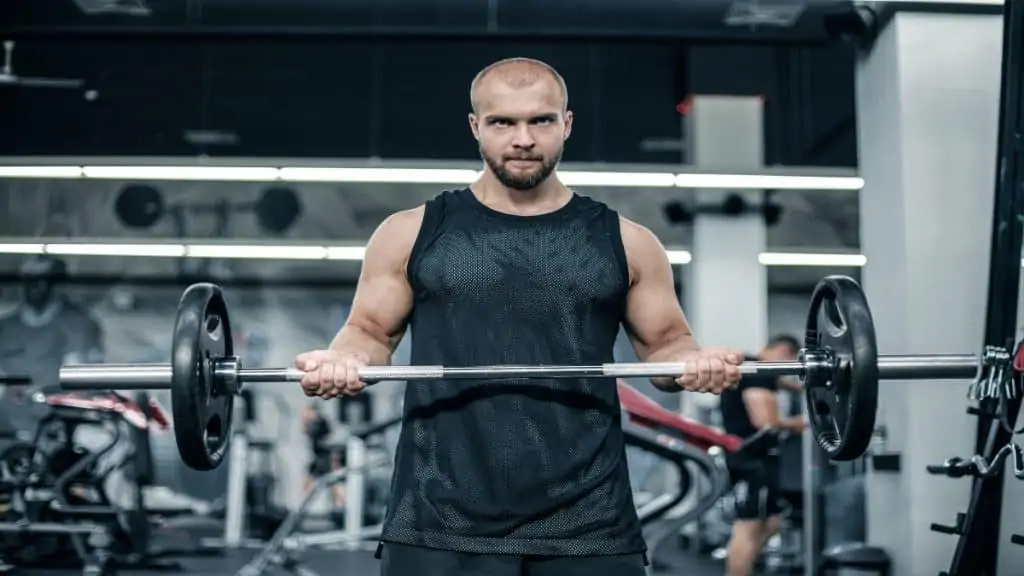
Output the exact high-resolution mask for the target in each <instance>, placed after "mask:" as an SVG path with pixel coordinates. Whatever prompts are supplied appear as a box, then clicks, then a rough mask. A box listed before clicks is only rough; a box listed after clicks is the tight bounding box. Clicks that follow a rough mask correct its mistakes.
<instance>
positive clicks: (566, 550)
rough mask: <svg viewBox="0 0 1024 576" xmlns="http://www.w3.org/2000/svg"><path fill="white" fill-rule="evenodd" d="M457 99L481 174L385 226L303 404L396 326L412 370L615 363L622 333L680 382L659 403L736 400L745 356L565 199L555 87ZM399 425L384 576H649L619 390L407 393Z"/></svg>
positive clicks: (549, 384) (610, 386)
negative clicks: (687, 397)
mask: <svg viewBox="0 0 1024 576" xmlns="http://www.w3.org/2000/svg"><path fill="white" fill-rule="evenodd" d="M470 99H471V103H472V112H471V113H470V114H469V126H470V129H471V130H472V133H473V136H474V137H475V138H476V139H477V141H478V142H479V148H480V153H481V156H482V157H483V160H484V170H483V173H482V174H481V176H480V178H479V179H478V180H477V181H476V182H474V183H473V184H472V185H471V186H470V187H469V188H464V189H462V190H455V191H449V192H444V193H442V194H440V195H438V196H436V197H435V198H433V199H432V200H430V201H428V202H427V203H426V204H425V205H422V206H419V207H417V208H414V209H411V210H407V211H404V212H399V213H396V214H394V215H392V216H391V217H389V218H387V219H386V220H385V221H384V222H383V223H382V224H381V225H380V227H379V228H378V229H377V231H376V232H375V233H374V234H373V237H372V238H371V239H370V242H369V244H368V246H367V249H366V257H365V260H364V262H363V268H362V274H361V276H360V279H359V283H358V286H357V289H356V293H355V296H354V299H353V303H352V311H351V314H350V315H349V317H348V320H347V322H346V324H345V326H344V327H343V328H342V329H341V330H340V331H339V333H338V335H337V337H336V338H335V339H334V341H333V342H332V343H331V346H330V349H328V350H323V351H315V352H310V353H306V354H302V355H300V356H298V357H297V358H296V362H295V364H296V367H297V368H299V369H301V370H304V371H305V372H306V375H305V377H304V378H303V380H302V386H303V389H304V390H305V391H306V393H307V394H309V395H317V396H320V397H323V398H333V397H336V396H338V395H342V394H345V395H351V394H354V393H357V392H359V391H360V390H362V389H363V387H364V386H365V384H364V383H363V382H361V381H360V380H359V376H358V373H357V371H358V369H359V368H360V367H362V366H365V365H367V364H371V365H372V364H388V363H389V362H390V360H391V355H392V353H393V351H394V350H395V347H396V346H397V345H398V343H399V341H400V339H401V338H402V336H403V333H404V332H405V330H406V326H407V324H408V325H409V326H411V331H412V350H411V360H412V364H414V365H425V364H441V365H445V366H472V365H496V364H528V365H538V364H547V365H554V364H569V365H593V364H602V363H607V362H613V361H614V359H613V355H612V349H613V345H614V343H615V337H616V335H617V333H618V331H619V326H620V324H622V325H624V326H625V328H626V330H627V332H628V334H629V336H630V338H631V339H632V343H633V346H634V347H635V349H636V353H637V355H638V356H639V358H640V359H642V360H643V361H651V362H655V361H662V362H665V361H671V362H685V363H686V369H685V373H684V374H682V375H680V376H679V377H677V378H672V377H669V378H664V379H658V380H657V381H656V382H655V385H656V386H658V387H659V388H661V389H664V390H671V391H678V390H683V389H685V390H694V391H701V392H714V393H720V392H721V391H722V390H724V389H726V388H728V387H730V386H733V385H734V384H735V383H736V382H738V381H739V377H740V375H739V369H738V365H739V364H740V363H741V362H742V353H738V352H733V351H727V350H710V349H700V348H699V347H698V346H697V343H696V342H695V341H694V338H693V336H692V335H691V333H690V328H689V326H688V325H687V322H686V319H685V317H684V316H683V312H682V310H681V309H680V307H679V300H678V298H677V297H676V294H675V292H674V288H673V281H672V272H671V268H670V266H669V262H668V259H667V257H666V254H665V250H664V248H663V247H662V245H661V244H660V242H659V241H658V239H657V238H656V237H655V236H654V235H653V234H652V233H651V232H650V231H648V230H647V229H645V228H643V227H642V226H639V225H637V224H635V223H633V222H630V221H628V220H626V219H624V218H621V217H620V216H619V215H618V214H616V213H615V212H614V211H612V210H611V209H609V208H608V207H607V206H605V205H604V204H602V203H599V202H596V201H594V200H591V199H589V198H587V197H584V196H580V195H577V194H575V193H574V192H573V191H571V190H569V189H568V188H566V187H565V186H564V185H563V184H562V183H561V182H560V181H559V180H558V177H557V176H556V174H555V169H556V166H557V165H558V162H559V159H560V157H561V155H562V148H563V143H564V142H565V140H566V139H567V138H568V137H569V134H570V132H571V129H572V120H573V118H572V113H571V112H569V111H568V109H567V92H566V87H565V83H564V81H563V80H562V78H561V76H560V75H559V74H558V73H557V72H556V71H555V70H553V69H552V68H551V67H550V66H548V65H546V64H544V63H542V62H538V61H534V60H527V59H521V58H517V59H512V60H505V61H501V62H498V63H495V64H493V65H491V66H489V67H487V68H485V69H484V70H483V71H481V72H480V74H479V75H477V77H476V78H475V79H474V80H473V83H472V86H471V89H470ZM403 410H404V421H403V426H402V431H401V435H400V439H399V442H398V448H397V451H396V455H395V470H394V475H393V478H392V492H391V501H390V505H389V506H388V511H387V517H386V520H385V524H384V530H383V536H382V539H381V540H382V543H381V546H380V548H379V550H378V554H379V555H380V557H382V562H381V566H382V574H384V575H385V576H398V575H403V576H405V575H408V574H416V575H417V576H442V575H443V576H461V575H470V574H472V575H474V576H485V575H498V576H505V575H507V576H520V575H524V574H525V575H529V576H572V575H575V574H579V575H587V576H591V575H596V574H614V575H615V576H643V574H644V566H645V564H646V557H645V545H644V541H643V538H642V536H641V532H640V524H639V522H638V519H637V515H636V510H635V507H634V504H633V500H632V493H631V491H630V484H629V474H628V471H627V467H626V459H625V453H624V443H623V435H622V429H621V422H620V418H621V412H620V406H619V402H618V396H617V393H616V387H615V380H614V379H613V378H580V379H576V380H557V379H551V380H544V379H501V380H481V381H466V380H452V381H443V380H442V381H432V382H430V381H428V382H409V383H408V384H407V386H406V390H405V402H404V408H403Z"/></svg>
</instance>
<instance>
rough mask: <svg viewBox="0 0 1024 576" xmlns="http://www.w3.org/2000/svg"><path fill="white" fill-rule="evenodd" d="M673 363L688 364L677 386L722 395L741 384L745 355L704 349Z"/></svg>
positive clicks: (688, 354)
mask: <svg viewBox="0 0 1024 576" xmlns="http://www.w3.org/2000/svg"><path fill="white" fill-rule="evenodd" d="M671 361H672V362H683V363H685V364H686V371H685V372H683V375H682V376H680V377H679V378H676V384H678V385H679V386H680V387H682V388H683V389H684V390H688V391H690V392H711V393H712V394H721V393H722V392H723V391H725V390H728V389H730V388H735V387H736V384H738V383H739V381H740V368H739V366H740V364H742V363H743V353H742V352H739V351H737V350H729V349H726V348H702V349H700V350H696V351H691V352H686V353H684V354H683V355H682V356H681V357H679V358H677V359H673V360H671Z"/></svg>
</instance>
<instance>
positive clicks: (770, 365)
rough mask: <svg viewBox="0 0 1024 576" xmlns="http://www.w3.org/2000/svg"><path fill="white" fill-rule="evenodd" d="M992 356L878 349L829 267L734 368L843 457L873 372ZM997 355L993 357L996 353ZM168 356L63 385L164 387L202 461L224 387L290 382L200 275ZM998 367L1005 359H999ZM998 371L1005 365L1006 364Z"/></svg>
mask: <svg viewBox="0 0 1024 576" xmlns="http://www.w3.org/2000/svg"><path fill="white" fill-rule="evenodd" d="M993 358H995V356H993V355H978V354H928V355H893V356H880V355H879V354H878V345H877V342H876V339H875V331H874V323H873V321H872V317H871V311H870V309H869V307H868V303H867V298H866V297H865V296H864V292H863V291H862V290H861V288H860V285H858V284H857V282H856V281H855V280H853V279H852V278H849V277H846V276H829V277H826V278H825V279H823V280H822V281H821V282H819V283H818V285H817V287H815V290H814V293H813V296H812V298H811V306H810V310H809V312H808V316H807V336H806V339H805V349H804V350H803V351H802V352H801V354H800V357H799V359H798V360H797V361H795V362H745V363H743V364H742V365H740V366H739V369H740V372H741V373H743V374H762V375H764V374H767V375H775V376H799V377H801V378H802V379H803V380H804V382H805V390H806V395H807V401H808V404H809V406H810V409H809V412H810V422H811V426H812V428H813V431H814V436H815V438H816V439H817V442H818V444H819V446H820V447H821V448H822V450H823V451H824V452H825V453H826V454H827V455H828V456H829V458H831V459H832V460H852V459H855V458H857V457H859V456H861V455H862V454H863V453H864V452H865V451H866V450H867V448H868V445H869V443H870V441H871V434H872V432H873V430H874V422H875V410H876V407H877V404H878V381H879V379H887V380H916V379H960V378H964V379H966V378H974V377H976V376H977V375H979V374H980V373H981V371H982V370H983V369H984V368H985V367H987V366H991V365H994V364H995V363H996V362H995V360H994V359H993ZM999 358H1002V357H1001V356H1000V357H999ZM171 360H172V361H171V363H169V364H93V365H78V366H65V367H63V368H61V370H60V383H61V386H62V387H63V388H64V389H65V390H102V389H134V390H149V389H152V390H167V389H169V390H170V391H171V398H172V403H173V407H174V411H173V412H174V432H175V438H176V440H177V443H178V451H179V453H180V454H181V458H182V460H183V461H184V462H185V464H186V465H187V466H189V467H192V468H194V469H196V470H211V469H213V468H215V467H217V466H218V465H219V464H220V463H221V461H222V460H223V458H224V454H225V451H226V449H227V445H228V431H229V430H230V428H231V416H232V405H233V396H235V395H236V394H238V393H239V392H240V391H241V389H242V386H243V385H244V384H246V383H251V382H296V381H299V380H301V379H302V377H303V374H304V373H303V372H302V371H300V370H297V369H294V368H277V369H247V368H243V367H242V364H241V361H240V359H239V358H238V357H236V356H235V355H234V347H233V343H232V339H231V323H230V320H229V316H228V307H227V303H226V302H225V300H224V295H223V293H222V291H221V289H220V288H219V287H218V286H216V285H213V284H208V283H200V284H194V285H192V286H190V287H189V288H187V289H186V290H185V292H184V294H183V295H182V297H181V300H180V301H179V303H178V308H177V316H176V319H175V324H174V333H173V337H172V352H171ZM685 368H686V365H685V364H684V363H652V362H647V363H645V362H637V363H618V364H604V365H600V366H476V367H445V366H368V367H366V368H363V369H361V370H360V372H359V375H360V378H361V379H362V380H363V381H364V382H366V383H368V384H372V383H375V382H381V381H385V380H408V381H424V380H439V379H445V380H447V379H466V378H470V379H497V378H522V379H528V378H585V377H623V378H626V377H676V376H679V375H680V374H682V373H683V372H684V371H685ZM1004 368H1005V367H1004ZM1007 373H1012V371H1011V370H1007Z"/></svg>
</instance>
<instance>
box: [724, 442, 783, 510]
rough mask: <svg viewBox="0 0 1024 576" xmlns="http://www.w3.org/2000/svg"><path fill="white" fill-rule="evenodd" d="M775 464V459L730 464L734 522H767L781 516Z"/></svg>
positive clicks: (740, 461) (771, 457)
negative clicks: (734, 509)
mask: <svg viewBox="0 0 1024 576" xmlns="http://www.w3.org/2000/svg"><path fill="white" fill-rule="evenodd" d="M778 462H779V461H778V457H777V456H767V457H764V458H758V459H747V460H738V461H736V460H734V461H731V462H729V478H730V480H731V481H732V486H733V489H732V492H733V496H734V498H735V499H736V519H737V520H767V519H768V518H770V517H772V516H778V515H779V514H781V513H782V511H783V510H784V508H783V506H782V504H781V502H780V500H779V464H778Z"/></svg>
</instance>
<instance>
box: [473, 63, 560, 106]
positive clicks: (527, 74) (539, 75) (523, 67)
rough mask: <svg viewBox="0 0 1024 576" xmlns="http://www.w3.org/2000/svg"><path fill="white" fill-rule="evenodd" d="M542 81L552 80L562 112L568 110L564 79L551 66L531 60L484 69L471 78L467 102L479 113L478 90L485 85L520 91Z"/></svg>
mask: <svg viewBox="0 0 1024 576" xmlns="http://www.w3.org/2000/svg"><path fill="white" fill-rule="evenodd" d="M543 80H553V81H554V82H555V83H556V84H557V85H558V91H559V93H560V95H561V98H562V111H563V112H565V111H566V110H568V108H569V90H568V88H566V86H565V79H563V78H562V75H561V74H559V73H558V71H557V70H555V69H554V68H553V67H551V65H549V64H546V63H544V62H541V61H540V60H534V59H532V58H507V59H505V60H499V61H497V62H495V63H494V64H491V65H490V66H488V67H486V68H484V69H483V70H481V71H480V72H479V73H477V75H476V78H473V83H472V84H471V85H470V87H469V101H470V104H471V105H472V106H473V112H474V113H478V112H479V111H480V89H481V87H482V86H484V85H485V84H486V83H488V82H491V81H498V82H500V83H502V84H504V85H506V86H508V87H510V88H514V89H521V88H527V87H530V86H533V85H534V84H536V83H538V82H541V81H543Z"/></svg>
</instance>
